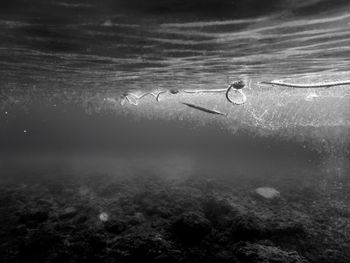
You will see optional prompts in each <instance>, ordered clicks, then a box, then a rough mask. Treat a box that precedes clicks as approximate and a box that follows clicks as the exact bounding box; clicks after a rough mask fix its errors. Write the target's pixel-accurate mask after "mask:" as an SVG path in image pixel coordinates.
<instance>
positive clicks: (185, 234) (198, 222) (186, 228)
mask: <svg viewBox="0 0 350 263" xmlns="http://www.w3.org/2000/svg"><path fill="white" fill-rule="evenodd" d="M173 230H174V234H175V235H176V236H178V237H180V238H181V239H183V240H187V241H194V240H198V239H201V238H202V237H203V236H205V235H207V234H208V233H209V232H210V231H211V225H210V221H209V220H208V219H206V218H205V217H204V216H203V215H202V214H201V213H197V212H187V213H183V214H182V215H181V216H180V217H178V218H177V219H176V220H175V222H174V224H173Z"/></svg>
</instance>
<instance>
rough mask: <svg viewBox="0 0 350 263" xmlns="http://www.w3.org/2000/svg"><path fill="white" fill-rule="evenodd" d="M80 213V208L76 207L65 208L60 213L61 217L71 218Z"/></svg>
mask: <svg viewBox="0 0 350 263" xmlns="http://www.w3.org/2000/svg"><path fill="white" fill-rule="evenodd" d="M77 214H78V210H77V209H76V208H75V207H67V208H65V209H64V210H63V211H62V212H61V214H60V215H59V218H60V219H71V218H73V217H75V216H76V215H77Z"/></svg>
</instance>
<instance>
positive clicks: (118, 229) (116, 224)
mask: <svg viewBox="0 0 350 263" xmlns="http://www.w3.org/2000/svg"><path fill="white" fill-rule="evenodd" d="M104 229H105V230H106V231H107V232H108V233H111V234H115V235H118V234H120V233H122V232H123V231H124V230H125V229H126V223H125V222H123V221H118V220H110V221H108V222H106V223H105V224H104Z"/></svg>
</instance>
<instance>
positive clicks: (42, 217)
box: [19, 210, 49, 227]
mask: <svg viewBox="0 0 350 263" xmlns="http://www.w3.org/2000/svg"><path fill="white" fill-rule="evenodd" d="M48 218H49V213H48V212H47V211H45V210H32V211H29V212H26V213H24V214H22V215H21V216H20V218H19V223H20V224H25V225H26V226H29V227H35V226H37V225H38V224H41V223H43V222H45V221H46V220H47V219H48Z"/></svg>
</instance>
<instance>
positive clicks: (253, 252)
mask: <svg viewBox="0 0 350 263" xmlns="http://www.w3.org/2000/svg"><path fill="white" fill-rule="evenodd" d="M234 251H235V254H236V256H237V258H238V259H239V261H241V262H247V263H249V262H251V263H270V262H276V263H277V262H279V263H307V262H308V261H307V260H306V259H305V258H304V257H302V256H300V255H299V254H298V253H297V252H295V251H284V250H281V249H280V248H278V247H274V246H265V245H260V244H252V243H240V244H238V245H237V246H236V248H235V250H234Z"/></svg>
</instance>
